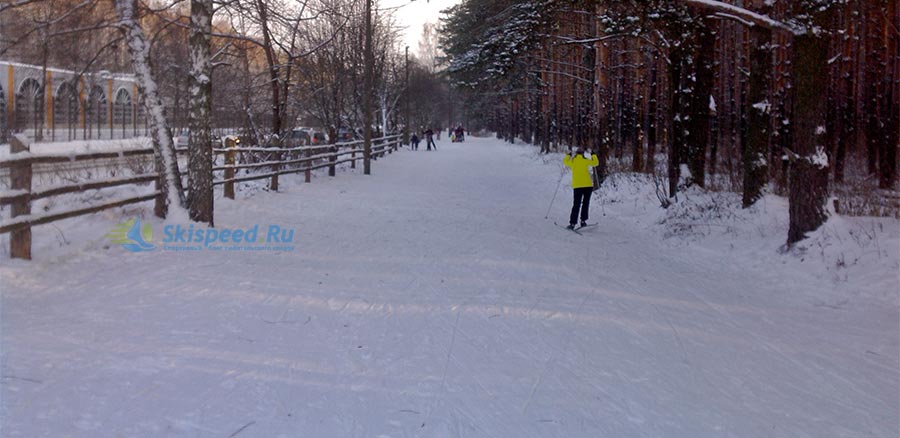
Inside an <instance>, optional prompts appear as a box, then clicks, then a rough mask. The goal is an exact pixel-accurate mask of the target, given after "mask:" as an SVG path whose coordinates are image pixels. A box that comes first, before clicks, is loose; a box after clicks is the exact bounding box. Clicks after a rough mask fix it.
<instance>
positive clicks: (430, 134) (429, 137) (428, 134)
mask: <svg viewBox="0 0 900 438" xmlns="http://www.w3.org/2000/svg"><path fill="white" fill-rule="evenodd" d="M425 146H426V148H427V149H426V150H429V151H430V150H431V147H432V146H434V150H437V145H436V144H435V143H434V131H432V130H431V128H428V130H427V131H425Z"/></svg>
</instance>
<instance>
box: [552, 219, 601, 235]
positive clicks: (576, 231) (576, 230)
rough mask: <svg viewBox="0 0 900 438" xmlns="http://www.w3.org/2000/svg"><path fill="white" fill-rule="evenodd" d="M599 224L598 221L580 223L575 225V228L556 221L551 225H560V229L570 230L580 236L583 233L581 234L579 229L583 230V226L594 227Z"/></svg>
mask: <svg viewBox="0 0 900 438" xmlns="http://www.w3.org/2000/svg"><path fill="white" fill-rule="evenodd" d="M599 224H600V222H594V223H590V224H584V225H582V226H579V227H575V228H569V227H565V226H562V225H560V224H558V223H556V222H553V225H556V226H557V227H560V228H562V229H564V230H568V231H571V232H573V233H575V234H577V235H579V236H582V235H583V234H581V230H583V229H585V228H591V227H596V226H597V225H599Z"/></svg>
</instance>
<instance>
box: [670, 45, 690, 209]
mask: <svg viewBox="0 0 900 438" xmlns="http://www.w3.org/2000/svg"><path fill="white" fill-rule="evenodd" d="M669 59H670V64H669V119H670V120H671V124H672V131H671V132H670V133H669V150H668V155H669V160H668V166H667V167H668V174H669V197H670V198H674V197H675V194H676V193H677V192H678V179H679V177H680V176H681V168H680V165H681V159H682V158H681V157H682V154H683V152H682V151H684V142H685V131H687V127H686V126H685V117H686V116H687V114H685V112H684V110H685V107H684V103H685V101H686V100H687V96H685V92H684V88H683V85H682V79H683V78H682V70H683V69H684V63H685V60H686V55H685V54H684V53H683V52H682V49H681V48H676V49H675V50H672V51H671V53H669Z"/></svg>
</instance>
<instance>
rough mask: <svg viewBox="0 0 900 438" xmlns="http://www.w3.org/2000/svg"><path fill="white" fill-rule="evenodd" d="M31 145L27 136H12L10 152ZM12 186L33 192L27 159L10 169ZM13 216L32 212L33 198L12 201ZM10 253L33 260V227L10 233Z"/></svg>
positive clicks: (25, 150) (18, 257)
mask: <svg viewBox="0 0 900 438" xmlns="http://www.w3.org/2000/svg"><path fill="white" fill-rule="evenodd" d="M29 151H30V147H29V145H28V143H27V140H26V139H25V136H19V135H16V136H13V137H12V138H10V143H9V152H10V153H12V154H14V153H16V152H29ZM9 179H10V188H11V189H12V190H25V191H26V192H29V193H31V162H30V161H25V162H23V163H21V164H16V165H15V166H13V167H11V168H10V169H9ZM11 210H12V217H13V218H15V217H17V216H24V215H28V214H31V200H30V199H29V198H27V197H26V198H22V199H21V200H18V201H15V202H13V203H12V209H11ZM9 254H10V256H11V257H12V258H16V259H25V260H31V227H30V226H29V227H26V228H22V229H20V230H17V231H13V232H11V233H10V239H9Z"/></svg>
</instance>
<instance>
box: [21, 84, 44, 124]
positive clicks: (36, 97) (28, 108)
mask: <svg viewBox="0 0 900 438" xmlns="http://www.w3.org/2000/svg"><path fill="white" fill-rule="evenodd" d="M15 110H16V126H15V129H16V131H17V132H23V131H26V130H31V131H32V133H33V134H34V136H35V137H36V138H40V136H41V127H42V125H43V124H44V87H42V86H41V84H40V82H38V81H37V80H36V79H33V78H28V79H25V80H24V81H22V85H19V91H18V92H17V93H16V109H15Z"/></svg>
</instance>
